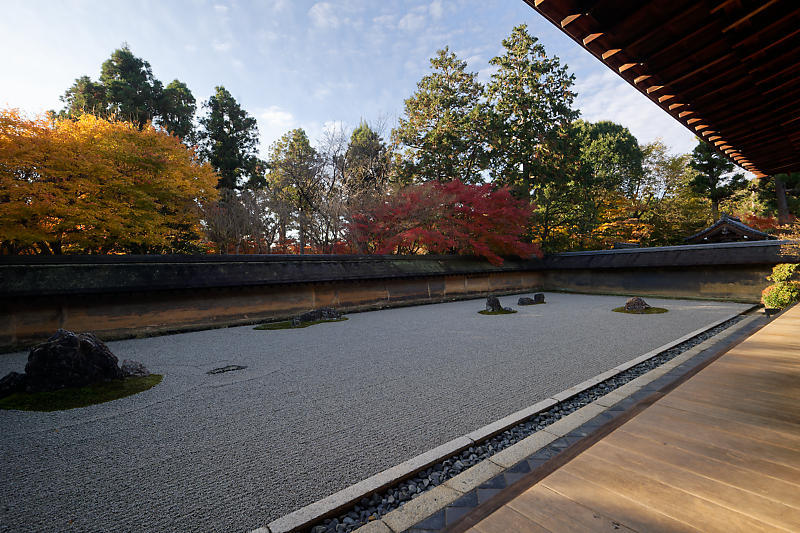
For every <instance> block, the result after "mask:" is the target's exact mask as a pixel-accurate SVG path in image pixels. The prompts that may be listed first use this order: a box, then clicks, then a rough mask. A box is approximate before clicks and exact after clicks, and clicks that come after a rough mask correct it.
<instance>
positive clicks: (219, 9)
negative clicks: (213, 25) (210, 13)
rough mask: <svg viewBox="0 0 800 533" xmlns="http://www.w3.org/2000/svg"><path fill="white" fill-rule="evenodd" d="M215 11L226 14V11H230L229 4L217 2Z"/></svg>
mask: <svg viewBox="0 0 800 533" xmlns="http://www.w3.org/2000/svg"><path fill="white" fill-rule="evenodd" d="M214 11H216V12H217V13H221V14H223V15H224V14H225V13H227V12H228V6H224V5H222V4H215V5H214Z"/></svg>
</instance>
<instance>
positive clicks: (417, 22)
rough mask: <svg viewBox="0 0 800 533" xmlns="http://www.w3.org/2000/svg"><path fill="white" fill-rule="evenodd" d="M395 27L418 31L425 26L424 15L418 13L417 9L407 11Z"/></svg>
mask: <svg viewBox="0 0 800 533" xmlns="http://www.w3.org/2000/svg"><path fill="white" fill-rule="evenodd" d="M397 27H398V28H400V29H401V30H405V31H411V32H414V31H419V30H421V29H422V28H424V27H425V15H423V14H422V13H420V12H419V11H418V10H415V11H412V12H411V13H407V14H406V15H405V16H404V17H403V18H401V19H400V21H399V22H398V23H397Z"/></svg>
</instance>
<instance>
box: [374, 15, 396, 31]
mask: <svg viewBox="0 0 800 533" xmlns="http://www.w3.org/2000/svg"><path fill="white" fill-rule="evenodd" d="M395 18H396V17H395V16H394V15H380V16H378V17H375V18H373V19H372V23H373V24H375V25H376V26H381V27H382V28H385V29H389V30H393V29H395V28H396V27H397V24H396V22H395Z"/></svg>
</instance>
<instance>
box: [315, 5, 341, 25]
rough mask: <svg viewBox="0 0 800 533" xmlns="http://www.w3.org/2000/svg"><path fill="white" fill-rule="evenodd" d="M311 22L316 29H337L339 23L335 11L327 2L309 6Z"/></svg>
mask: <svg viewBox="0 0 800 533" xmlns="http://www.w3.org/2000/svg"><path fill="white" fill-rule="evenodd" d="M308 16H309V17H311V22H313V23H314V26H317V27H318V28H338V27H339V24H340V21H339V18H338V17H337V16H336V11H335V10H334V8H333V6H332V5H331V4H330V3H329V2H319V3H316V4H314V5H313V6H311V9H309V10H308Z"/></svg>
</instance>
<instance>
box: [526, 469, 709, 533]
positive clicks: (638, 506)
mask: <svg viewBox="0 0 800 533" xmlns="http://www.w3.org/2000/svg"><path fill="white" fill-rule="evenodd" d="M541 484H542V485H544V486H545V487H547V488H549V489H551V490H553V491H555V492H558V493H559V494H562V495H564V496H566V497H568V498H570V499H571V500H573V501H576V502H579V503H580V504H582V505H584V506H585V507H588V508H590V509H596V510H597V511H598V512H599V513H602V514H604V515H605V516H612V517H614V519H616V520H617V521H618V522H620V523H622V524H625V525H626V526H628V527H629V528H631V529H634V530H635V531H640V532H642V533H650V532H653V533H660V532H664V533H667V532H669V533H699V532H700V531H701V530H699V529H697V528H694V527H692V526H690V525H689V524H686V523H684V522H681V521H679V520H675V519H674V518H672V517H670V516H667V515H665V514H663V513H660V512H658V511H656V510H655V509H653V508H652V507H649V506H647V505H643V504H642V503H641V501H639V500H638V499H630V498H626V497H625V496H623V495H620V494H617V493H616V492H612V491H609V490H608V489H606V488H605V487H602V486H600V485H598V484H597V483H595V482H594V481H592V480H586V479H583V478H580V477H577V476H575V475H573V474H572V473H570V472H569V469H566V468H561V469H559V470H556V471H555V472H553V473H552V474H550V475H549V476H547V477H546V478H545V479H543V480H542V481H541Z"/></svg>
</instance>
